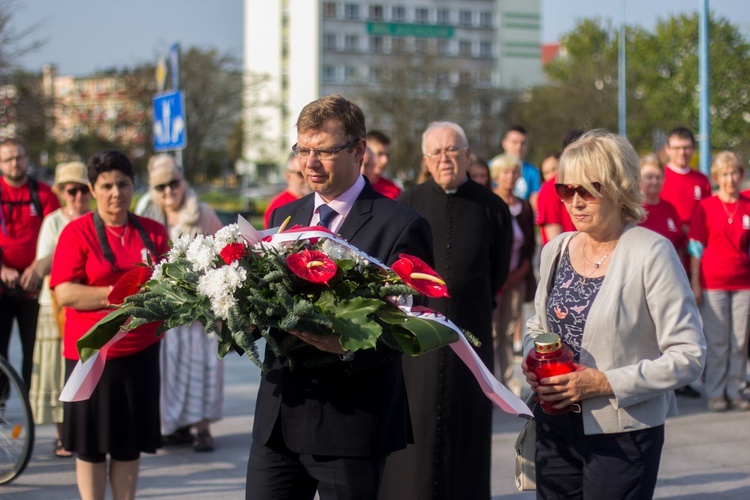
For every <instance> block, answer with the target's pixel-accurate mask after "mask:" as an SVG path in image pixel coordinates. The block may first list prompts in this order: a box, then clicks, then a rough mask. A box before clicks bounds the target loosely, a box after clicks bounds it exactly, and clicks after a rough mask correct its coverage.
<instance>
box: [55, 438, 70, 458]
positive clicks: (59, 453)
mask: <svg viewBox="0 0 750 500" xmlns="http://www.w3.org/2000/svg"><path fill="white" fill-rule="evenodd" d="M54 453H55V456H56V457H57V458H70V457H72V456H73V453H72V452H70V451H68V450H66V449H65V447H64V446H63V444H62V441H60V438H57V440H56V441H55V451H54Z"/></svg>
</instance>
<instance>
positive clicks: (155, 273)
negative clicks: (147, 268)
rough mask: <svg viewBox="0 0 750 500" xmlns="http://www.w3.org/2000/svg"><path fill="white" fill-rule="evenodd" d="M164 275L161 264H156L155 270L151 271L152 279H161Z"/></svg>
mask: <svg viewBox="0 0 750 500" xmlns="http://www.w3.org/2000/svg"><path fill="white" fill-rule="evenodd" d="M163 276H164V273H163V272H162V268H161V264H156V265H155V266H154V269H153V271H152V272H151V279H152V280H160V279H162V277H163Z"/></svg>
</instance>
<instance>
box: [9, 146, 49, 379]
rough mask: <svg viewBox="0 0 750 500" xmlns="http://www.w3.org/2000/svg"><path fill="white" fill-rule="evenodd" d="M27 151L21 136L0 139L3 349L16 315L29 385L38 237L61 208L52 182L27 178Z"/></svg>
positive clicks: (38, 278) (23, 370)
mask: <svg viewBox="0 0 750 500" xmlns="http://www.w3.org/2000/svg"><path fill="white" fill-rule="evenodd" d="M28 168H29V153H28V149H27V148H26V143H25V142H24V141H23V139H21V138H20V137H15V138H8V139H3V140H2V141H0V172H2V174H3V175H2V177H0V255H2V266H1V268H0V354H2V355H3V356H5V357H7V356H8V344H10V333H11V329H12V328H13V320H14V319H15V320H16V321H17V322H18V331H19V333H20V335H21V346H22V350H23V363H22V367H21V375H22V377H23V381H24V382H25V383H26V386H27V387H28V385H29V382H30V381H31V367H32V362H31V360H32V355H33V352H34V342H35V341H36V323H37V316H38V314H39V302H38V301H37V297H38V294H39V286H40V284H41V281H42V277H41V275H40V273H39V272H37V270H36V261H35V260H34V256H35V255H36V241H37V238H38V237H39V230H40V228H41V227H42V219H44V217H45V216H46V215H48V214H49V213H51V212H53V211H55V210H57V209H58V208H60V201H59V200H58V199H57V196H55V194H54V193H53V192H52V190H51V189H50V187H49V186H47V185H46V184H43V183H41V182H38V181H37V180H36V179H31V178H29V174H28Z"/></svg>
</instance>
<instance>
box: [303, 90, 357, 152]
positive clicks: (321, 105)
mask: <svg viewBox="0 0 750 500" xmlns="http://www.w3.org/2000/svg"><path fill="white" fill-rule="evenodd" d="M328 120H334V121H336V122H338V123H339V125H341V128H343V129H344V135H345V136H346V140H347V142H351V141H354V140H356V139H360V138H363V137H365V135H367V127H366V126H365V114H364V113H363V112H362V109H361V108H360V107H359V106H357V105H356V104H354V103H353V102H351V101H349V100H348V99H346V98H344V97H343V96H342V95H340V94H332V95H329V96H326V97H321V98H320V99H318V100H315V101H313V102H311V103H309V104H308V105H306V106H305V107H304V108H302V111H301V112H300V114H299V117H298V118H297V124H296V127H297V132H308V131H311V130H320V128H322V127H323V124H324V123H325V122H327V121H328Z"/></svg>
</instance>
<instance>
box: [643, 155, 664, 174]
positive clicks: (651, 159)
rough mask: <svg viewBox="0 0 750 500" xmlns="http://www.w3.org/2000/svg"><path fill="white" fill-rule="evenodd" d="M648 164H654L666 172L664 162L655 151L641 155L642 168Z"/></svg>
mask: <svg viewBox="0 0 750 500" xmlns="http://www.w3.org/2000/svg"><path fill="white" fill-rule="evenodd" d="M646 165H651V166H654V167H656V168H658V169H659V170H661V171H662V172H664V164H663V163H662V162H661V160H659V157H658V156H656V155H655V154H653V153H651V154H647V155H646V156H643V157H641V169H643V167H645V166H646Z"/></svg>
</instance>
